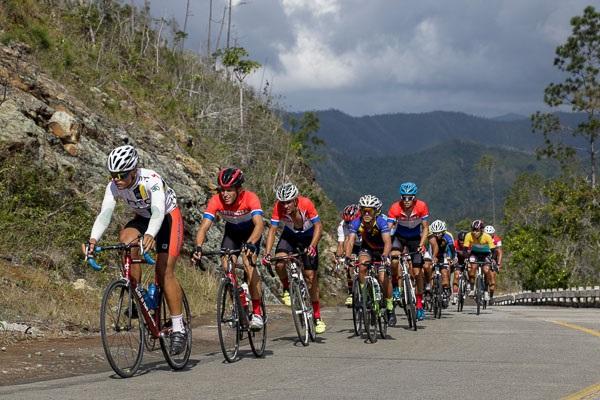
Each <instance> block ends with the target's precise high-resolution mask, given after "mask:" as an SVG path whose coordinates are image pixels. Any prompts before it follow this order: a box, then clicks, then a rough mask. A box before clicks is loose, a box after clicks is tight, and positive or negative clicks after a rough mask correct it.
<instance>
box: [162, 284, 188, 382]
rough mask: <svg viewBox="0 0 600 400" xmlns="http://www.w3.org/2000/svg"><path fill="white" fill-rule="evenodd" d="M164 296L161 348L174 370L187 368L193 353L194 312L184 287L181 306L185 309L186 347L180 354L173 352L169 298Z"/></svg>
mask: <svg viewBox="0 0 600 400" xmlns="http://www.w3.org/2000/svg"><path fill="white" fill-rule="evenodd" d="M161 297H162V307H161V310H160V325H159V329H160V330H161V335H160V348H161V349H162V353H163V356H164V357H165V360H166V361H167V363H168V364H169V366H170V367H171V368H173V369H174V370H176V371H177V370H180V369H183V368H185V366H186V365H187V363H188V361H189V360H190V355H191V354H192V313H191V312H190V305H189V303H188V300H187V297H186V296H185V292H184V291H183V288H181V306H182V311H183V326H184V328H185V341H186V344H185V348H184V349H183V351H182V352H181V353H179V354H171V336H170V334H171V328H172V322H171V316H170V314H167V311H168V307H167V300H166V298H165V296H164V295H162V294H161Z"/></svg>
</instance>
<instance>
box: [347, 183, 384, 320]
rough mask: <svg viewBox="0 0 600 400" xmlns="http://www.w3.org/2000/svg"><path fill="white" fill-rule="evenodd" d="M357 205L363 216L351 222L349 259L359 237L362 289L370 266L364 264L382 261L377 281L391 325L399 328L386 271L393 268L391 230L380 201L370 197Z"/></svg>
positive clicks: (348, 242)
mask: <svg viewBox="0 0 600 400" xmlns="http://www.w3.org/2000/svg"><path fill="white" fill-rule="evenodd" d="M358 204H359V206H360V217H359V218H356V219H354V220H353V221H352V222H351V223H350V234H349V236H348V241H347V242H346V259H348V260H349V259H350V258H351V256H352V252H353V247H354V245H355V243H356V239H357V238H358V237H360V238H362V243H361V245H360V249H359V251H358V261H359V263H361V265H360V270H359V280H360V285H361V287H362V286H363V285H364V283H365V276H366V272H367V267H366V266H365V265H362V264H363V263H369V262H370V261H371V260H373V259H375V260H381V261H383V263H384V265H383V266H382V268H379V269H378V271H377V272H378V274H377V280H378V281H379V284H380V285H381V288H382V292H383V295H384V296H385V301H386V314H387V318H388V325H389V326H394V325H396V314H395V313H394V300H393V299H392V282H391V281H390V278H389V276H388V274H386V273H385V272H386V271H385V270H386V268H389V267H390V265H391V262H390V251H391V250H392V239H391V236H390V228H389V226H388V224H387V218H386V216H385V215H381V207H382V203H381V200H379V199H378V198H377V197H375V196H373V195H370V194H367V195H364V196H362V197H361V198H360V200H359V201H358Z"/></svg>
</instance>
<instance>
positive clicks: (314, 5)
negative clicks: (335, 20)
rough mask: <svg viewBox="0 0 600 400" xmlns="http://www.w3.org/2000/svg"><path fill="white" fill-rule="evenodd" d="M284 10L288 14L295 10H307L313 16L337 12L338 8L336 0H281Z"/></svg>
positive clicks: (295, 11) (338, 4)
mask: <svg viewBox="0 0 600 400" xmlns="http://www.w3.org/2000/svg"><path fill="white" fill-rule="evenodd" d="M282 5H283V9H284V12H285V13H286V14H287V15H288V16H289V15H292V14H294V13H297V12H299V11H300V12H301V11H308V12H310V13H311V14H312V15H313V16H315V17H320V16H324V15H327V14H337V13H338V12H339V10H340V3H339V1H338V0H282Z"/></svg>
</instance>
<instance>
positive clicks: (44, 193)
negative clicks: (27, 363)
mask: <svg viewBox="0 0 600 400" xmlns="http://www.w3.org/2000/svg"><path fill="white" fill-rule="evenodd" d="M77 4H85V2H79V3H78V2H69V1H59V0H57V1H48V2H44V3H37V2H31V1H25V2H20V1H12V0H11V1H8V2H3V4H0V26H2V30H0V42H1V43H3V44H0V126H1V127H2V129H1V130H0V193H1V196H0V197H1V198H2V203H1V204H0V277H1V278H0V282H2V286H3V287H5V288H8V289H9V290H5V291H3V292H4V293H2V294H0V320H3V319H4V320H8V321H9V322H10V321H17V322H18V321H20V320H23V321H31V320H40V321H44V323H46V322H48V321H49V320H52V321H53V322H57V321H59V322H60V323H61V324H62V325H61V326H62V327H63V328H64V327H69V326H73V327H74V329H94V328H95V324H96V315H97V307H98V305H99V301H98V298H99V296H100V295H101V289H102V288H103V287H104V285H105V284H106V282H107V281H108V280H109V279H111V278H112V277H113V276H114V271H109V272H104V273H100V274H97V273H92V271H91V270H89V268H87V267H86V266H84V265H83V263H82V261H81V256H80V249H79V246H80V243H82V242H83V241H85V239H86V238H87V237H88V235H89V231H90V228H91V225H92V223H93V219H94V217H95V215H96V212H97V211H98V210H99V207H100V203H101V199H102V196H103V190H104V187H105V185H106V183H107V182H108V179H109V177H108V175H107V173H106V170H105V159H106V154H107V153H108V152H109V151H110V150H111V149H112V148H114V147H115V146H119V145H122V144H125V143H129V144H132V145H134V146H136V147H137V148H138V150H139V152H140V157H141V164H142V165H143V166H146V167H149V168H152V169H155V170H156V171H158V172H159V173H160V174H161V175H162V176H163V177H164V178H165V179H166V180H167V181H168V183H169V184H170V186H172V187H173V188H174V190H175V191H176V193H177V196H178V201H179V203H180V205H181V206H182V209H183V215H184V220H185V227H186V231H185V233H186V248H187V249H188V250H189V249H190V248H191V243H192V242H191V240H192V238H193V235H194V234H195V232H196V229H197V226H198V222H199V220H200V216H201V212H202V210H203V207H204V205H205V202H206V200H207V198H208V196H210V194H211V192H210V191H211V187H212V182H214V179H215V175H216V172H217V171H218V169H219V168H220V167H222V166H225V165H231V164H235V165H239V166H241V167H242V168H243V169H244V170H245V171H246V174H247V176H248V178H249V179H248V186H249V187H250V188H252V189H253V190H255V191H257V192H258V193H259V195H260V197H261V199H262V200H263V208H264V209H265V211H266V212H267V215H269V214H270V209H271V207H272V203H273V192H272V188H273V186H274V185H275V184H277V183H279V182H281V181H282V180H283V179H292V180H294V181H295V182H297V184H298V185H299V186H300V188H301V190H302V191H303V192H304V193H307V194H309V195H310V196H311V197H312V198H314V199H315V201H316V203H317V206H318V208H319V210H320V212H321V213H322V214H323V216H324V217H325V220H326V221H327V222H332V221H333V218H334V215H335V208H334V207H333V204H332V203H331V202H330V201H329V200H328V199H327V198H326V197H325V195H324V194H323V192H322V190H321V189H320V188H319V187H318V186H317V185H315V183H314V176H313V174H312V172H311V171H310V169H309V168H308V166H306V164H304V163H303V162H302V160H300V159H298V158H297V157H296V156H295V155H294V153H293V150H291V149H289V148H288V144H289V138H288V137H287V136H288V135H287V134H286V132H285V131H284V130H283V129H282V127H281V122H280V121H279V120H278V119H277V117H275V116H274V115H273V114H272V113H271V111H270V109H269V105H268V101H265V100H264V99H260V98H258V97H257V96H255V95H254V94H253V93H252V92H251V91H249V92H248V93H247V95H246V99H247V100H246V102H247V103H246V106H245V107H246V108H247V109H246V110H245V112H246V115H247V120H248V123H247V126H245V129H243V130H241V129H240V127H239V123H238V125H236V123H237V118H238V117H237V115H238V114H237V113H236V112H235V110H236V108H235V107H237V102H238V100H237V98H236V97H235V95H237V93H238V89H237V88H236V87H235V85H234V84H233V83H232V82H230V81H229V80H227V79H226V77H225V75H224V74H222V73H218V72H215V71H212V70H211V68H205V67H203V63H202V60H199V59H198V58H195V57H194V56H193V55H189V54H179V53H174V52H173V51H172V50H171V49H170V47H169V43H168V42H164V43H162V42H161V45H160V46H159V47H158V50H157V52H158V54H161V55H162V54H163V53H165V54H168V55H169V57H167V56H165V61H164V65H163V64H161V65H160V68H156V71H154V70H153V68H154V62H155V61H154V60H155V53H154V52H153V53H152V54H151V55H149V56H148V60H149V61H148V63H151V64H145V63H143V62H142V61H140V60H139V59H136V60H135V62H134V61H133V60H132V59H130V58H128V57H130V55H129V54H127V53H126V52H124V51H115V54H113V55H112V56H114V58H110V57H109V54H108V53H109V52H110V51H111V49H110V48H108V47H107V48H104V49H100V48H99V46H92V45H91V44H90V43H89V38H88V37H86V35H87V31H85V30H81V29H78V28H77V24H78V23H83V22H82V21H88V20H87V19H85V18H83V17H85V15H83V16H82V17H81V19H78V18H80V16H81V13H84V11H85V10H88V11H89V10H91V7H88V6H87V5H85V6H84V5H79V6H77ZM104 5H105V6H106V7H108V5H111V7H113V8H110V9H108V8H106V9H104V10H102V11H103V12H105V13H107V14H106V15H109V14H108V13H112V12H115V13H123V12H125V11H128V12H130V13H131V12H137V11H132V10H131V9H128V8H127V7H120V6H118V4H117V3H116V2H104ZM67 6H70V8H69V7H67ZM48 7H50V8H48ZM135 15H136V21H141V20H142V18H141V17H140V16H141V15H143V14H135ZM50 16H52V20H49V18H50ZM87 17H89V15H87ZM61 21H62V22H63V23H62V24H61V23H60V22H61ZM103 21H105V22H102V23H101V24H100V25H97V27H102V28H103V29H104V31H103V29H100V28H98V29H97V30H96V32H95V40H96V41H97V43H99V42H100V41H101V40H103V39H102V38H103V37H104V38H108V37H110V35H111V34H114V32H113V31H112V29H117V28H116V27H115V26H116V25H118V24H117V22H116V19H106V20H103ZM111 21H112V23H113V24H114V25H110V24H111ZM50 22H51V23H50ZM67 22H68V23H67ZM138 23H140V24H141V23H142V22H138ZM102 24H104V25H102ZM145 29H146V30H145V31H144V32H143V33H142V32H140V35H145V36H148V37H150V36H151V35H152V34H153V33H152V32H154V31H152V30H151V27H149V26H146V27H145ZM136 31H137V29H136ZM103 35H104V36H103ZM65 43H68V44H70V46H74V48H77V49H78V51H77V52H72V53H70V54H71V56H70V57H71V58H69V60H70V61H69V63H68V68H66V69H65V65H66V64H65V62H66V61H65V59H64V56H65V54H64V52H63V51H64V48H63V47H64V46H65ZM119 45H120V46H126V45H127V43H126V42H125V41H124V42H123V43H120V44H119ZM107 46H108V45H107ZM71 51H72V50H71ZM94 51H96V52H101V53H102V52H103V53H102V57H100V56H98V58H94V60H95V64H89V63H88V61H89V60H88V59H87V58H86V57H88V56H89V54H88V53H93V52H94ZM86 52H87V53H86ZM111 63H116V65H112V64H111ZM135 63H137V64H136V65H133V64H135ZM59 67H60V68H59ZM192 67H193V68H192ZM144 68H148V70H149V71H148V73H147V74H143V73H142V71H141V70H142V69H144ZM184 68H187V70H185V71H184ZM190 70H193V73H194V74H195V75H194V76H193V77H192V78H189V79H188V75H187V74H189V73H191V72H190ZM175 80H179V85H180V86H185V85H186V84H187V82H188V81H189V82H195V83H194V84H197V86H194V88H195V89H194V91H195V92H197V93H198V94H197V95H196V94H195V95H194V96H192V94H190V91H189V90H188V91H184V92H178V91H176V90H174V89H173V87H172V86H170V82H172V81H175ZM182 82H185V83H182ZM197 82H200V83H197ZM165 88H168V89H165ZM165 92H167V93H165ZM169 95H170V97H169ZM205 101H206V102H209V101H210V104H208V107H206V105H207V103H206V102H205ZM193 107H196V108H193ZM199 107H206V108H204V109H202V110H201V113H200V114H198V113H197V112H198V111H199V109H198V108H199ZM208 108H210V110H207V109H208ZM240 132H244V135H245V136H242V133H240ZM125 211H126V210H125V208H121V209H118V210H117V213H116V214H117V215H116V216H115V219H114V220H113V224H112V227H111V229H110V230H109V231H108V232H107V233H106V236H105V240H106V241H112V240H116V238H117V236H116V232H117V230H118V227H119V226H120V225H122V223H123V222H124V221H126V220H127V219H128V217H129V213H128V212H125ZM331 228H333V227H331ZM221 235H222V233H221V227H220V226H217V227H216V229H212V230H211V232H210V236H209V241H210V243H211V245H212V246H214V247H217V246H218V245H219V244H220V238H221ZM327 240H330V239H329V238H327V239H326V241H327ZM326 246H327V244H324V245H323V246H322V251H323V253H325V248H326ZM104 261H108V260H104ZM187 265H188V263H187V260H186V255H184V256H183V257H182V260H181V262H180V266H179V268H178V270H179V274H180V278H181V279H182V281H183V282H184V286H185V287H186V290H188V296H190V295H191V297H192V299H191V300H192V307H193V308H194V310H193V312H194V313H199V312H204V311H208V310H211V309H212V305H213V302H212V297H213V296H214V293H213V292H214V281H215V279H214V278H213V277H210V276H209V277H206V276H198V275H199V274H198V273H197V272H196V271H192V270H191V269H190V268H187ZM324 276H326V274H324ZM77 279H85V281H86V283H85V284H83V285H82V284H81V281H80V284H79V286H78V288H75V286H73V285H71V282H74V281H76V280H77ZM336 282H337V281H336V280H335V279H333V278H329V281H328V282H325V285H324V287H323V289H324V290H323V292H324V293H325V294H329V293H332V292H335V290H336V289H335V288H334V286H335V284H336ZM269 283H270V284H271V285H270V286H271V287H272V289H273V290H278V288H277V283H275V282H271V281H270V282H269ZM42 296H43V298H44V299H47V300H46V301H44V302H39V301H38V299H39V298H40V297H42ZM63 328H61V329H63Z"/></svg>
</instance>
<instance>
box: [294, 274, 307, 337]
mask: <svg viewBox="0 0 600 400" xmlns="http://www.w3.org/2000/svg"><path fill="white" fill-rule="evenodd" d="M290 298H291V302H292V304H291V305H292V307H291V308H292V319H293V320H294V326H295V327H296V333H297V334H298V339H299V340H300V343H302V345H303V346H308V342H309V337H310V335H309V332H308V318H307V313H306V312H304V309H305V305H304V301H303V299H302V293H301V291H300V286H299V284H298V281H297V280H295V281H292V283H291V284H290Z"/></svg>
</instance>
